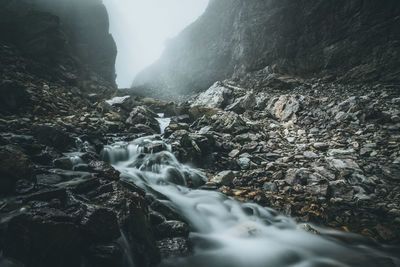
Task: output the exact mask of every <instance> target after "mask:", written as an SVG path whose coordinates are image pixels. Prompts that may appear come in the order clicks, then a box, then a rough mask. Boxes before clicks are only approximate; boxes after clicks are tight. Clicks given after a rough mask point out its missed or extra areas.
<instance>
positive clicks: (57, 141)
mask: <svg viewBox="0 0 400 267" xmlns="http://www.w3.org/2000/svg"><path fill="white" fill-rule="evenodd" d="M34 133H35V136H36V137H37V138H38V139H39V142H41V143H42V144H45V145H48V146H52V147H55V148H56V149H59V150H61V151H64V150H66V149H68V148H71V147H73V146H74V145H75V140H74V139H73V138H72V137H71V136H70V135H69V134H68V133H66V132H65V131H63V130H62V129H59V128H56V127H51V126H39V127H36V128H35V130H34Z"/></svg>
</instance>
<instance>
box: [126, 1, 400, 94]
mask: <svg viewBox="0 0 400 267" xmlns="http://www.w3.org/2000/svg"><path fill="white" fill-rule="evenodd" d="M399 14H400V4H399V2H398V1H395V0H390V1H385V2H384V3H380V2H379V3H378V2H376V1H374V0H351V1H346V0H341V1H325V0H312V1H290V0H287V1H281V0H268V1H265V0H255V1H250V2H248V1H240V0H234V1H231V0H214V1H211V2H210V4H209V7H208V8H207V10H206V12H205V14H204V15H203V16H202V17H200V18H199V19H198V20H197V21H196V22H195V23H193V24H192V25H190V26H189V27H188V28H187V29H185V30H184V31H183V32H182V33H181V34H180V35H179V36H178V37H176V38H175V39H174V40H172V41H171V42H170V43H169V44H168V47H167V49H166V51H165V52H164V54H163V55H162V57H161V58H160V60H159V61H157V62H156V63H155V64H153V65H152V66H151V67H149V68H148V69H146V70H145V71H143V72H142V73H140V74H139V75H138V76H137V78H136V79H135V81H134V84H133V87H134V88H136V89H137V90H140V89H152V90H153V92H154V94H158V95H160V94H161V95H162V94H163V92H166V93H165V94H164V95H163V96H164V97H168V96H170V95H171V93H176V94H178V95H179V94H181V93H189V94H190V93H191V92H196V91H201V90H205V89H207V88H208V87H209V86H211V84H213V83H214V82H215V81H217V80H223V79H225V78H231V77H233V78H236V79H242V78H243V77H244V76H246V75H247V74H248V73H253V72H257V75H258V76H259V80H260V77H263V78H266V77H267V76H268V75H269V74H271V73H280V74H290V75H296V76H300V77H303V78H304V77H317V76H318V77H323V78H325V79H326V80H328V81H333V80H337V81H345V82H355V81H356V82H365V81H368V82H377V81H380V82H383V83H386V84H392V83H398V82H399V71H400V69H399V66H400V64H399V62H400V55H399V52H398V51H399V40H400V29H399V27H398V24H399V20H400V17H399Z"/></svg>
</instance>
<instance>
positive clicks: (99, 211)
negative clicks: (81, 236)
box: [80, 205, 121, 242]
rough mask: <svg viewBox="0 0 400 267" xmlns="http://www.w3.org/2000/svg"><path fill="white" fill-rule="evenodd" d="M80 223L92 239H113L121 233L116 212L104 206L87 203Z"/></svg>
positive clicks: (101, 240)
mask: <svg viewBox="0 0 400 267" xmlns="http://www.w3.org/2000/svg"><path fill="white" fill-rule="evenodd" d="M80 224H81V225H82V228H83V230H84V233H85V234H87V235H88V236H89V238H90V240H94V241H97V242H107V241H112V240H115V239H117V238H118V237H120V235H121V234H120V228H119V225H118V220H117V216H116V214H115V212H114V211H112V210H110V209H107V208H104V207H98V206H93V205H87V206H86V207H85V214H84V216H83V217H82V219H81V221H80Z"/></svg>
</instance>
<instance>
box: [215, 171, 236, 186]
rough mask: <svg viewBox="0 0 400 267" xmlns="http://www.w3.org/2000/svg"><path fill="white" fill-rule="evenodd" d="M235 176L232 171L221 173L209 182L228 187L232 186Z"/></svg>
mask: <svg viewBox="0 0 400 267" xmlns="http://www.w3.org/2000/svg"><path fill="white" fill-rule="evenodd" d="M234 178H235V174H234V173H233V172H232V171H222V172H219V173H218V174H217V175H216V176H214V177H213V178H212V179H211V182H214V183H217V184H221V185H226V186H229V185H231V184H232V182H233V179H234Z"/></svg>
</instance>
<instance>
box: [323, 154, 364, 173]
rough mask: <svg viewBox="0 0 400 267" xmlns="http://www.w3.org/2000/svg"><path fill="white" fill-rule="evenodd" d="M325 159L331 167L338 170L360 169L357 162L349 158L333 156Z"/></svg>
mask: <svg viewBox="0 0 400 267" xmlns="http://www.w3.org/2000/svg"><path fill="white" fill-rule="evenodd" d="M326 161H327V162H328V163H329V165H330V166H331V167H332V168H335V169H337V170H339V171H343V170H351V171H361V169H360V167H359V166H358V164H357V163H356V162H355V161H354V160H351V159H335V158H330V157H328V158H326Z"/></svg>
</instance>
